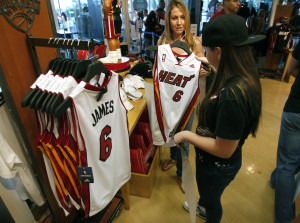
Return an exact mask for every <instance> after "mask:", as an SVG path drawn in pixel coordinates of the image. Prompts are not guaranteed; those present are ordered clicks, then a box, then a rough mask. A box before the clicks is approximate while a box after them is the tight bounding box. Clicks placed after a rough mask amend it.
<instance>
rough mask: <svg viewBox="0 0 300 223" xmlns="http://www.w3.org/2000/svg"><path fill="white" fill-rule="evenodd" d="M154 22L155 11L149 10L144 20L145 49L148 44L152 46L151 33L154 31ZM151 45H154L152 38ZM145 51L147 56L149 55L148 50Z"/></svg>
mask: <svg viewBox="0 0 300 223" xmlns="http://www.w3.org/2000/svg"><path fill="white" fill-rule="evenodd" d="M155 23H156V13H155V12H154V11H151V12H150V13H149V15H148V16H147V19H146V22H145V32H146V33H144V44H145V49H146V50H147V48H148V47H149V46H152V33H154V31H155ZM153 45H154V40H153ZM146 52H147V56H148V57H149V56H150V52H149V51H146Z"/></svg>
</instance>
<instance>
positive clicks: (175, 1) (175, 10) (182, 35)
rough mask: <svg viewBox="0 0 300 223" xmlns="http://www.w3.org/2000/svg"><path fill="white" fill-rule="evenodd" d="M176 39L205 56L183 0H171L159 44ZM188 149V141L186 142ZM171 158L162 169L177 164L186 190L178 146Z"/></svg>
mask: <svg viewBox="0 0 300 223" xmlns="http://www.w3.org/2000/svg"><path fill="white" fill-rule="evenodd" d="M175 40H181V41H184V42H185V43H186V44H187V45H188V46H189V48H190V49H191V51H192V52H193V53H194V54H195V55H197V56H198V57H204V49H203V47H202V43H201V39H200V38H199V37H197V36H194V35H193V34H192V33H191V30H190V15H189V10H188V8H187V6H186V5H185V3H184V2H183V1H181V0H170V1H169V3H168V6H167V11H166V28H165V31H164V33H163V34H162V36H161V37H160V38H159V40H158V42H157V45H162V44H172V43H173V42H174V41H175ZM200 72H201V75H203V76H206V75H208V74H209V72H208V71H205V70H204V69H203V68H202V69H201V71H200ZM193 117H194V112H193V114H192V115H191V118H190V120H189V122H188V123H187V125H186V128H185V129H187V130H191V128H192V124H193ZM186 147H187V149H188V143H186ZM170 155H171V157H170V159H168V160H167V161H165V162H164V163H163V165H162V170H164V171H166V170H169V169H170V168H171V167H172V166H174V165H176V166H177V172H176V174H177V176H178V177H179V182H180V188H181V190H182V192H185V191H184V188H183V184H182V160H181V153H180V150H179V148H178V147H176V146H175V147H171V148H170Z"/></svg>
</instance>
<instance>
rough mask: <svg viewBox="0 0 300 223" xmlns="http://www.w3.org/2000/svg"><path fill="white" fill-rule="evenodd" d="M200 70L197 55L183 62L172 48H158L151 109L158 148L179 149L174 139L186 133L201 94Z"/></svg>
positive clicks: (185, 58) (187, 57) (162, 46)
mask: <svg viewBox="0 0 300 223" xmlns="http://www.w3.org/2000/svg"><path fill="white" fill-rule="evenodd" d="M200 68H201V61H198V60H197V59H196V57H195V54H194V53H191V54H190V55H186V57H184V59H182V60H180V59H179V57H177V56H176V55H175V54H174V53H173V51H172V49H171V46H170V45H169V44H165V45H160V46H158V48H157V53H156V59H155V65H154V74H153V88H154V89H153V90H154V95H153V98H152V105H155V106H151V120H152V121H151V130H152V137H153V143H154V144H155V145H164V146H175V143H174V140H173V136H174V135H175V134H176V133H177V132H179V131H182V130H184V128H185V126H186V124H187V122H188V121H189V118H190V116H191V115H192V112H193V110H194V108H195V106H196V103H197V99H198V97H199V94H200V89H199V77H200Z"/></svg>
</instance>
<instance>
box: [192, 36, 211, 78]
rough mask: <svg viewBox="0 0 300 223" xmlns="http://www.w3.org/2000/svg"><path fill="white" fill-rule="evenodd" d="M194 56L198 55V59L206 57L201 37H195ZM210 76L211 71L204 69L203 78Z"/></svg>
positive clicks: (202, 69)
mask: <svg viewBox="0 0 300 223" xmlns="http://www.w3.org/2000/svg"><path fill="white" fill-rule="evenodd" d="M194 54H195V55H196V58H197V59H198V58H200V57H202V58H203V57H205V55H204V48H203V46H202V42H201V39H200V38H199V37H195V46H194ZM198 60H199V59H198ZM202 62H203V61H202ZM205 64H206V63H205ZM209 74H210V71H207V70H205V69H204V68H203V67H202V68H201V70H200V75H201V76H202V77H206V76H208V75H209Z"/></svg>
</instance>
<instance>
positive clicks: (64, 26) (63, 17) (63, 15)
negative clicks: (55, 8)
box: [61, 12, 69, 31]
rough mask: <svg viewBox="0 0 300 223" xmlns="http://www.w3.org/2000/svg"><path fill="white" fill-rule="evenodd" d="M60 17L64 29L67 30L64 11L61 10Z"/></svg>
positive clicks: (66, 19)
mask: <svg viewBox="0 0 300 223" xmlns="http://www.w3.org/2000/svg"><path fill="white" fill-rule="evenodd" d="M61 18H62V24H63V28H64V30H65V31H68V29H69V25H68V18H67V15H66V13H64V12H62V13H61Z"/></svg>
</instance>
